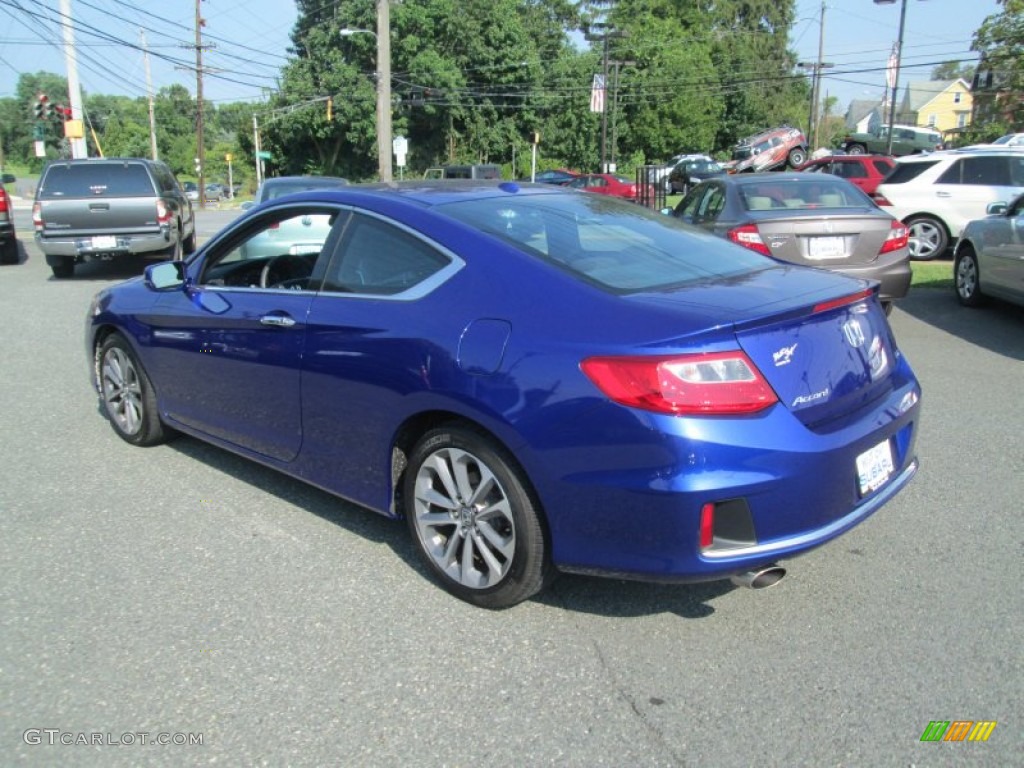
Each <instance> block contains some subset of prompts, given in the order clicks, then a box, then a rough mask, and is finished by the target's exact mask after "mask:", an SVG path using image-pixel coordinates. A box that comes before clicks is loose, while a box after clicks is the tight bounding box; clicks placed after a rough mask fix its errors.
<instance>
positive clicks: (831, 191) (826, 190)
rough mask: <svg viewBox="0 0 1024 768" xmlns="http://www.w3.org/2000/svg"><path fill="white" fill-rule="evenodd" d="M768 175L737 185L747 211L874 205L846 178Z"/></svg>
mask: <svg viewBox="0 0 1024 768" xmlns="http://www.w3.org/2000/svg"><path fill="white" fill-rule="evenodd" d="M767 176H768V178H767V179H766V180H765V181H761V182H758V183H754V184H743V185H741V186H740V200H742V201H743V206H744V207H745V208H746V209H747V210H748V211H765V210H772V209H776V210H778V209H782V208H790V209H793V210H807V209H811V208H863V207H864V206H874V203H873V202H872V201H871V199H870V198H869V197H867V196H866V195H865V194H864V193H863V192H862V191H861V190H860V189H858V188H857V187H855V186H853V185H852V184H849V183H847V182H845V181H838V180H835V179H832V180H830V179H829V178H828V177H827V176H821V175H815V176H809V177H807V178H806V179H783V180H774V179H772V178H771V174H767Z"/></svg>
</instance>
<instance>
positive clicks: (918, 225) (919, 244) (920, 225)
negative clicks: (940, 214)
mask: <svg viewBox="0 0 1024 768" xmlns="http://www.w3.org/2000/svg"><path fill="white" fill-rule="evenodd" d="M906 224H907V229H908V230H909V233H910V244H909V251H910V258H912V259H917V260H918V261H931V260H932V259H936V258H938V257H939V256H942V254H944V253H945V252H946V248H948V247H949V235H948V234H946V227H945V225H944V224H943V223H942V222H941V221H939V220H938V219H934V218H932V217H931V216H914V217H911V218H909V219H907V222H906Z"/></svg>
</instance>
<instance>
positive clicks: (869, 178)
mask: <svg viewBox="0 0 1024 768" xmlns="http://www.w3.org/2000/svg"><path fill="white" fill-rule="evenodd" d="M895 164H896V163H895V162H893V159H892V158H891V157H889V156H888V155H829V156H828V157H819V158H818V159H817V160H811V161H810V162H809V163H804V164H803V165H801V166H800V167H799V168H797V170H798V171H808V172H810V173H831V174H832V175H833V176H838V177H839V178H841V179H846V180H847V181H849V182H850V183H851V184H855V185H856V186H858V187H860V188H861V189H863V190H864V192H865V193H866V194H869V195H872V194H874V192H875V189H876V188H877V187H878V185H879V184H881V183H882V180H883V179H884V178H885V177H886V176H887V175H888V174H889V171H891V170H892V168H893V166H894V165H895Z"/></svg>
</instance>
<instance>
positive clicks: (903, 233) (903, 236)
mask: <svg viewBox="0 0 1024 768" xmlns="http://www.w3.org/2000/svg"><path fill="white" fill-rule="evenodd" d="M908 242H910V230H908V229H907V228H906V226H905V225H904V224H903V222H902V221H897V220H896V219H893V220H892V224H891V225H890V229H889V236H888V237H886V238H885V242H884V243H882V247H881V249H880V250H879V251H878V255H879V256H881V255H882V254H883V253H892V252H893V251H898V250H899V249H900V248H906V247H907V243H908Z"/></svg>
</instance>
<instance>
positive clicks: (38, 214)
mask: <svg viewBox="0 0 1024 768" xmlns="http://www.w3.org/2000/svg"><path fill="white" fill-rule="evenodd" d="M32 226H34V227H35V228H36V229H37V230H39V231H40V232H42V231H43V204H42V203H33V204H32Z"/></svg>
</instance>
